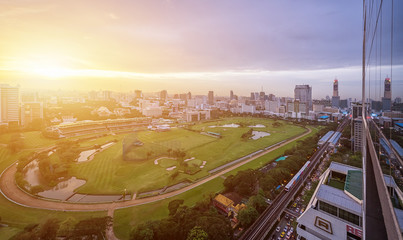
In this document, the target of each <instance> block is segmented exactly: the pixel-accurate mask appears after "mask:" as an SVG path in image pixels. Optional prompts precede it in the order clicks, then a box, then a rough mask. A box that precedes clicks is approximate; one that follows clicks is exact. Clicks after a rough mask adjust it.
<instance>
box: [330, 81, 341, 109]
mask: <svg viewBox="0 0 403 240" xmlns="http://www.w3.org/2000/svg"><path fill="white" fill-rule="evenodd" d="M332 107H336V108H338V107H340V96H339V81H338V80H337V79H335V80H334V81H333V96H332Z"/></svg>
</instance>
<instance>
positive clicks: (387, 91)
mask: <svg viewBox="0 0 403 240" xmlns="http://www.w3.org/2000/svg"><path fill="white" fill-rule="evenodd" d="M391 84H392V83H391V81H390V78H385V94H384V97H385V98H389V99H392V88H391Z"/></svg>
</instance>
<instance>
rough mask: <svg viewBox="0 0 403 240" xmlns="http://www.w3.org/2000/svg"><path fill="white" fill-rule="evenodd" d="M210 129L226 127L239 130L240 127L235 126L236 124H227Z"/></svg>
mask: <svg viewBox="0 0 403 240" xmlns="http://www.w3.org/2000/svg"><path fill="white" fill-rule="evenodd" d="M209 127H210V128H216V127H226V128H238V127H239V125H238V124H235V123H231V124H225V125H221V126H214V125H213V126H209Z"/></svg>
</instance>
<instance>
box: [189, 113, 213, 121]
mask: <svg viewBox="0 0 403 240" xmlns="http://www.w3.org/2000/svg"><path fill="white" fill-rule="evenodd" d="M209 119H210V111H209V110H204V111H188V112H186V122H197V121H202V120H209Z"/></svg>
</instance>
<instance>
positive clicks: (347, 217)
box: [339, 209, 360, 226]
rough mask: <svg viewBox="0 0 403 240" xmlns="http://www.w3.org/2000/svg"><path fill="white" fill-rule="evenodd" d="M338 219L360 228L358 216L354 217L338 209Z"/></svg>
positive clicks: (352, 214)
mask: <svg viewBox="0 0 403 240" xmlns="http://www.w3.org/2000/svg"><path fill="white" fill-rule="evenodd" d="M339 218H341V219H344V220H346V221H348V222H351V223H352V224H355V225H357V226H360V216H358V215H355V214H354V213H351V212H348V211H345V210H343V209H339Z"/></svg>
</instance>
